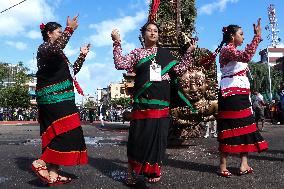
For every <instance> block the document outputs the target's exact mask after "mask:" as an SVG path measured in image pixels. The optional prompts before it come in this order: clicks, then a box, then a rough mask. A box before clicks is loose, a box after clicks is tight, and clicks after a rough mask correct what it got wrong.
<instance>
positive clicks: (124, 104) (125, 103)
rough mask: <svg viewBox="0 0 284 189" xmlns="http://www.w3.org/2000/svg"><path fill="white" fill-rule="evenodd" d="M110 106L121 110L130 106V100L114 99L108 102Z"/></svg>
mask: <svg viewBox="0 0 284 189" xmlns="http://www.w3.org/2000/svg"><path fill="white" fill-rule="evenodd" d="M110 105H111V106H114V107H115V106H121V107H123V108H125V107H127V106H130V98H122V97H121V98H115V99H111V101H110Z"/></svg>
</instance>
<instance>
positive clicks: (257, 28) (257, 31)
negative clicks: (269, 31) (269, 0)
mask: <svg viewBox="0 0 284 189" xmlns="http://www.w3.org/2000/svg"><path fill="white" fill-rule="evenodd" d="M260 20H261V18H259V19H258V20H257V25H255V24H253V31H254V35H257V36H261V26H260Z"/></svg>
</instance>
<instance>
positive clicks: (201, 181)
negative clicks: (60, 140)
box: [0, 122, 284, 189]
mask: <svg viewBox="0 0 284 189" xmlns="http://www.w3.org/2000/svg"><path fill="white" fill-rule="evenodd" d="M128 127H129V123H125V124H122V123H106V124H105V127H104V128H101V127H100V124H99V123H98V122H95V123H92V124H89V123H83V129H84V134H85V139H86V143H87V147H88V153H89V163H88V165H85V166H76V167H62V169H61V170H62V172H61V173H62V174H65V175H68V176H70V177H72V178H73V180H72V182H71V183H69V184H66V185H60V186H56V188H66V189H67V188H68V189H73V188H74V189H79V188H87V189H88V188H93V189H100V188H106V189H120V188H128V187H127V186H125V185H124V184H123V179H124V177H125V175H126V171H127V157H126V142H127V135H128ZM262 135H263V137H264V138H265V139H266V140H267V141H268V142H269V150H268V151H266V152H263V153H260V154H259V153H252V154H250V156H249V162H250V165H251V166H252V167H253V168H254V170H255V173H253V174H249V175H243V176H237V175H236V174H237V172H238V166H239V163H240V161H239V158H238V156H231V157H230V158H229V167H228V168H229V170H230V171H231V172H232V173H233V174H234V175H233V177H231V178H223V177H220V176H218V175H217V174H216V172H217V170H218V162H219V161H218V151H217V148H218V143H217V141H216V138H208V139H204V138H197V139H192V141H191V143H190V145H188V146H183V147H171V148H168V149H167V153H166V160H165V162H164V166H163V167H162V173H163V175H162V179H161V182H160V183H157V184H149V183H146V182H144V179H143V177H139V179H138V184H137V185H136V186H135V187H132V188H155V189H156V188H161V189H164V188H177V189H184V188H186V189H187V188H189V189H191V188H218V189H219V188H257V189H262V188H269V189H274V188H277V189H278V188H279V189H281V188H284V163H283V162H284V137H283V136H284V125H270V124H266V127H265V129H264V131H263V132H262ZM40 153H41V144H40V137H39V126H38V124H36V123H34V122H32V123H25V122H21V123H17V122H15V123H10V124H9V123H5V124H4V123H3V122H2V123H1V122H0V162H1V166H0V188H1V189H5V188H7V189H14V188H15V189H21V188H25V189H29V188H44V187H46V186H45V185H44V184H42V183H41V182H40V181H39V179H37V177H36V176H35V174H34V173H33V172H32V171H31V169H30V166H31V163H32V161H33V160H35V159H36V158H38V157H39V156H40Z"/></svg>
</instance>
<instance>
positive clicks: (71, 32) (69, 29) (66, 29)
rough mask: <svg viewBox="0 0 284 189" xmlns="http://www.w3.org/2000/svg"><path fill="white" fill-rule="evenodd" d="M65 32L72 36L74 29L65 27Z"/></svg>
mask: <svg viewBox="0 0 284 189" xmlns="http://www.w3.org/2000/svg"><path fill="white" fill-rule="evenodd" d="M65 31H67V32H68V33H70V34H73V32H74V29H73V28H71V27H70V26H66V28H65Z"/></svg>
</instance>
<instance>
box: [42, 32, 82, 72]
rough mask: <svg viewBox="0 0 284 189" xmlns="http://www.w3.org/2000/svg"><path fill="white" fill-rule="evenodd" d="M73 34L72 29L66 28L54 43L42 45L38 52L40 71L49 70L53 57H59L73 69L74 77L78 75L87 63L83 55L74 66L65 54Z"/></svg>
mask: <svg viewBox="0 0 284 189" xmlns="http://www.w3.org/2000/svg"><path fill="white" fill-rule="evenodd" d="M72 34H73V29H72V28H70V27H68V26H67V27H66V28H65V30H64V31H63V33H62V35H61V36H60V37H59V38H58V39H57V40H56V41H54V42H53V43H50V42H44V43H43V44H41V45H40V47H39V48H38V52H37V67H38V71H39V72H40V71H43V70H45V69H49V68H50V67H51V66H52V65H48V63H50V62H49V61H46V60H49V59H50V58H51V57H58V59H59V60H60V59H63V60H64V62H65V63H66V64H68V65H69V66H71V67H73V70H72V71H73V72H74V75H76V74H77V73H78V72H79V71H80V69H81V67H82V64H83V62H84V61H85V57H86V55H84V54H83V53H81V54H80V55H79V57H78V59H77V60H76V61H75V63H74V65H72V64H71V63H70V62H69V60H68V58H67V57H66V55H65V54H64V52H63V49H64V48H65V46H66V45H67V43H68V41H69V39H70V37H71V36H72Z"/></svg>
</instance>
